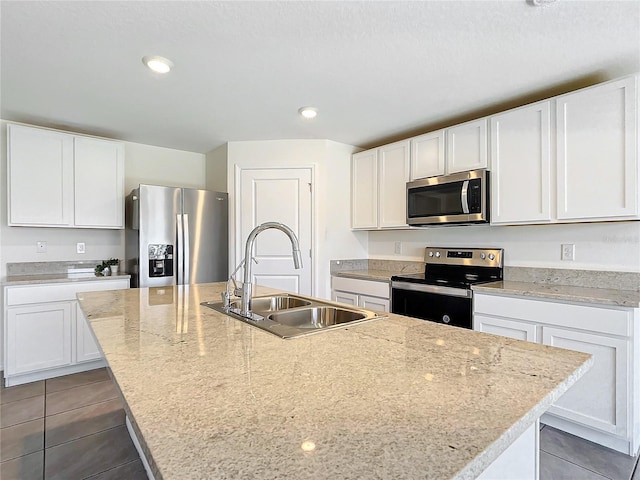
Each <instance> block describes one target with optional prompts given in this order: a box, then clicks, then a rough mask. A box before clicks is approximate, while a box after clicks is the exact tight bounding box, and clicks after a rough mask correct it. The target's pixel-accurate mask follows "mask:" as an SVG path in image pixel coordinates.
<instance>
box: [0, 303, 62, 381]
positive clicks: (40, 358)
mask: <svg viewBox="0 0 640 480" xmlns="http://www.w3.org/2000/svg"><path fill="white" fill-rule="evenodd" d="M71 334H72V312H71V302H58V303H42V304H38V305H29V306H24V307H13V308H9V309H8V310H7V339H6V343H5V345H6V346H7V365H6V369H7V374H8V375H15V374H19V373H28V372H34V371H38V370H43V369H46V368H53V367H62V366H65V365H71V363H72V355H71V349H72V345H71Z"/></svg>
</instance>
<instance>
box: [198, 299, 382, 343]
mask: <svg viewBox="0 0 640 480" xmlns="http://www.w3.org/2000/svg"><path fill="white" fill-rule="evenodd" d="M201 305H203V306H205V307H209V308H211V309H213V310H216V311H218V312H221V313H224V314H226V315H229V316H231V317H233V318H236V319H238V320H240V321H242V322H245V323H248V324H249V325H253V326H255V327H258V328H260V329H262V330H265V331H267V332H269V333H272V334H274V335H277V336H279V337H280V338H294V337H300V336H304V335H311V334H314V333H319V332H324V331H327V330H335V329H338V328H344V327H348V326H350V325H354V324H358V323H363V322H367V321H370V320H376V319H379V318H384V315H382V314H379V313H376V312H373V311H371V310H365V309H362V308H356V307H346V306H344V305H341V304H339V303H334V302H328V301H323V300H316V299H313V298H305V297H299V296H296V295H289V294H278V295H269V296H262V297H254V298H252V299H251V312H252V313H253V319H249V318H245V317H242V316H240V315H239V313H240V300H234V301H232V302H231V303H230V305H229V307H227V308H225V307H224V306H223V305H222V302H203V303H202V304H201Z"/></svg>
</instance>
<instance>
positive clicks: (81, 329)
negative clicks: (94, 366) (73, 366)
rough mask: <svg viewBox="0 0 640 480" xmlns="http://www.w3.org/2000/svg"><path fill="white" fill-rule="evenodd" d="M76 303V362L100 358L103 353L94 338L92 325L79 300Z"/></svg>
mask: <svg viewBox="0 0 640 480" xmlns="http://www.w3.org/2000/svg"><path fill="white" fill-rule="evenodd" d="M74 303H75V304H76V362H78V363H80V362H87V361H90V360H100V359H101V358H102V353H101V352H100V347H98V344H97V343H96V341H95V339H94V338H93V334H92V333H91V327H90V326H89V325H88V324H87V319H86V317H85V316H84V313H83V312H82V309H81V308H80V305H79V304H78V302H74Z"/></svg>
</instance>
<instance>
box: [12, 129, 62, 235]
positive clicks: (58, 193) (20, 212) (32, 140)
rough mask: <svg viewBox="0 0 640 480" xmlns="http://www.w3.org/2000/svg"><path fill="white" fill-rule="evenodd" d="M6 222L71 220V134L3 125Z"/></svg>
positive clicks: (53, 223) (36, 223)
mask: <svg viewBox="0 0 640 480" xmlns="http://www.w3.org/2000/svg"><path fill="white" fill-rule="evenodd" d="M7 137H8V170H9V171H8V176H9V225H27V226H28V225H33V226H68V225H71V224H72V223H73V136H72V135H66V134H64V133H59V132H53V131H50V130H44V129H39V128H30V127H24V126H21V125H7Z"/></svg>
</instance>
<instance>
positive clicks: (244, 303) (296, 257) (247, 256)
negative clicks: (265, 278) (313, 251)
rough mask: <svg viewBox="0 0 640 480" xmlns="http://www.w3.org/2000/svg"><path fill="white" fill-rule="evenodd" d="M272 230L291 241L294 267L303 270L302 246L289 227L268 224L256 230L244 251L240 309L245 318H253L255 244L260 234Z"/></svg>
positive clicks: (250, 235)
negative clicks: (252, 279)
mask: <svg viewBox="0 0 640 480" xmlns="http://www.w3.org/2000/svg"><path fill="white" fill-rule="evenodd" d="M270 228H275V229H276V230H280V231H281V232H284V233H285V234H286V235H287V236H288V237H289V240H291V249H292V252H291V255H292V256H293V266H294V267H295V268H296V269H298V268H302V255H300V245H299V244H298V238H297V237H296V234H295V233H293V230H291V229H290V228H289V227H287V226H286V225H285V224H283V223H277V222H267V223H263V224H262V225H258V226H257V227H256V228H254V229H253V230H252V231H251V233H250V234H249V237H248V238H247V245H246V247H245V251H244V282H243V283H242V299H241V307H240V315H242V316H244V317H250V316H251V295H252V293H253V285H252V284H251V258H252V257H251V256H252V253H253V244H254V242H255V239H256V237H257V236H258V234H259V233H260V232H264V231H265V230H268V229H270Z"/></svg>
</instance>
